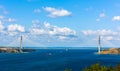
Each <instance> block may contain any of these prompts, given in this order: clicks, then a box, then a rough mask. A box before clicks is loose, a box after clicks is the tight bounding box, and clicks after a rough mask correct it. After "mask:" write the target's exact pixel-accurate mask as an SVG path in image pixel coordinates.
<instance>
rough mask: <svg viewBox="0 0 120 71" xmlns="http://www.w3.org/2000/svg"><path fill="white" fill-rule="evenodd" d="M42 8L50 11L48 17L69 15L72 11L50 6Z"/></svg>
mask: <svg viewBox="0 0 120 71" xmlns="http://www.w3.org/2000/svg"><path fill="white" fill-rule="evenodd" d="M44 10H46V11H47V12H50V14H49V15H48V16H49V17H52V18H56V17H62V16H70V15H71V14H72V13H71V12H69V11H67V10H65V9H55V8H52V7H45V8H44Z"/></svg>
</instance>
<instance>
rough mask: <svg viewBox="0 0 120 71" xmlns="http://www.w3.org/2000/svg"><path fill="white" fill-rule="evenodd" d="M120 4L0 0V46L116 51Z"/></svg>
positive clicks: (115, 1) (86, 0)
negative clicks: (92, 47)
mask: <svg viewBox="0 0 120 71" xmlns="http://www.w3.org/2000/svg"><path fill="white" fill-rule="evenodd" d="M119 32H120V0H0V41H1V42H0V46H19V40H20V36H21V35H22V36H23V46H29V47H32V46H36V47H84V46H87V47H88V46H89V47H91V46H97V43H98V42H97V41H98V35H101V43H102V46H103V47H119V46H120V44H119V43H118V42H120V33H119Z"/></svg>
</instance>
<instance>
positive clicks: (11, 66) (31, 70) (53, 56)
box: [0, 49, 120, 71]
mask: <svg viewBox="0 0 120 71" xmlns="http://www.w3.org/2000/svg"><path fill="white" fill-rule="evenodd" d="M96 51H97V50H96V49H69V50H65V49H38V50H37V51H36V52H31V53H0V71H64V69H66V68H69V69H72V70H73V71H82V70H83V68H84V67H86V66H89V65H90V64H93V63H97V62H100V63H101V64H103V65H112V66H116V64H117V63H119V62H120V55H98V54H94V53H95V52H96Z"/></svg>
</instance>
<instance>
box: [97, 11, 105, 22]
mask: <svg viewBox="0 0 120 71" xmlns="http://www.w3.org/2000/svg"><path fill="white" fill-rule="evenodd" d="M105 16H106V14H105V13H100V14H99V17H98V18H97V19H96V21H98V22H99V21H100V20H101V19H103V18H104V17H105Z"/></svg>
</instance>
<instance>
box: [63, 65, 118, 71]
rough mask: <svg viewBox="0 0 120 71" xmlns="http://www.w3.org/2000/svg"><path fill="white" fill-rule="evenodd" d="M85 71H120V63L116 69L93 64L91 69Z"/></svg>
mask: <svg viewBox="0 0 120 71" xmlns="http://www.w3.org/2000/svg"><path fill="white" fill-rule="evenodd" d="M64 71H73V70H72V69H65V70H64ZM83 71H120V63H119V64H117V66H116V67H113V66H104V65H100V63H96V64H92V65H90V66H89V67H86V68H84V69H83Z"/></svg>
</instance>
